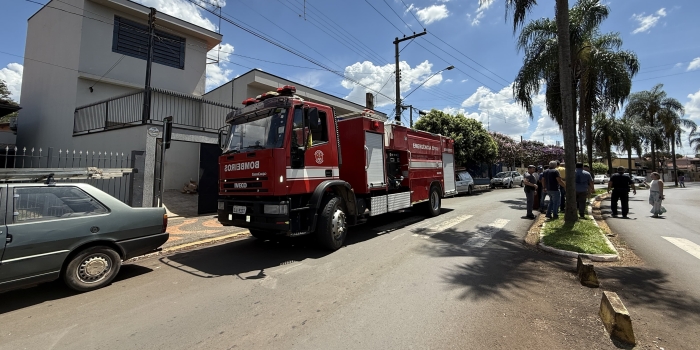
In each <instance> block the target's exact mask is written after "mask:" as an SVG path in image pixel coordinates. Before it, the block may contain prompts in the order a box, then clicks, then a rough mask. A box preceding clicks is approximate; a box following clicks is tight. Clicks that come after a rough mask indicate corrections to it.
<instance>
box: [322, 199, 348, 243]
mask: <svg viewBox="0 0 700 350" xmlns="http://www.w3.org/2000/svg"><path fill="white" fill-rule="evenodd" d="M346 218H347V216H346V214H345V206H344V205H343V200H342V199H341V198H340V197H338V196H328V197H326V198H325V199H324V200H323V202H322V204H321V213H320V215H319V217H318V223H317V224H316V236H317V237H318V241H319V243H320V244H321V246H322V247H323V248H326V249H329V250H338V249H339V248H340V247H342V246H343V242H345V236H346V234H347V230H348V229H347V221H346Z"/></svg>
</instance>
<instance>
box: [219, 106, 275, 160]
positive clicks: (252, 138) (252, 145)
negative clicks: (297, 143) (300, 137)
mask: <svg viewBox="0 0 700 350" xmlns="http://www.w3.org/2000/svg"><path fill="white" fill-rule="evenodd" d="M286 127H287V109H285V108H268V109H263V110H259V111H255V112H251V113H249V114H247V115H243V116H240V117H237V118H236V119H234V120H233V123H232V125H231V128H230V129H229V139H228V142H227V143H226V148H225V149H224V153H228V152H236V153H237V152H242V151H244V150H254V149H267V148H281V147H283V143H284V135H285V129H286Z"/></svg>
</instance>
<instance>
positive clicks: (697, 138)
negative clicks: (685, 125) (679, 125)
mask: <svg viewBox="0 0 700 350" xmlns="http://www.w3.org/2000/svg"><path fill="white" fill-rule="evenodd" d="M688 142H689V143H690V147H691V148H693V151H695V154H699V153H700V132H697V131H696V132H691V133H690V135H688Z"/></svg>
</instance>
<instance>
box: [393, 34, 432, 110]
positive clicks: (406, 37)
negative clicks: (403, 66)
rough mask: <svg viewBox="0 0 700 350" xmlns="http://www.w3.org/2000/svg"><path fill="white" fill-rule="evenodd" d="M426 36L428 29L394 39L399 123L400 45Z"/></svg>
mask: <svg viewBox="0 0 700 350" xmlns="http://www.w3.org/2000/svg"><path fill="white" fill-rule="evenodd" d="M425 34H428V32H427V30H426V29H423V32H422V33H418V34H416V33H415V32H413V35H411V36H405V35H404V36H403V38H401V39H399V38H398V37H396V39H394V51H395V53H396V74H395V75H396V116H394V119H395V120H396V121H397V122H399V123H400V122H401V71H400V70H399V43H400V42H402V41H406V40H411V39H415V38H417V37H419V36H421V35H425Z"/></svg>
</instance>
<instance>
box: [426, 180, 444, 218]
mask: <svg viewBox="0 0 700 350" xmlns="http://www.w3.org/2000/svg"><path fill="white" fill-rule="evenodd" d="M425 204H426V213H427V214H428V216H438V214H440V207H441V205H442V199H441V198H440V189H439V188H438V187H437V186H432V187H430V193H429V194H428V201H427V202H426V203H425Z"/></svg>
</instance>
